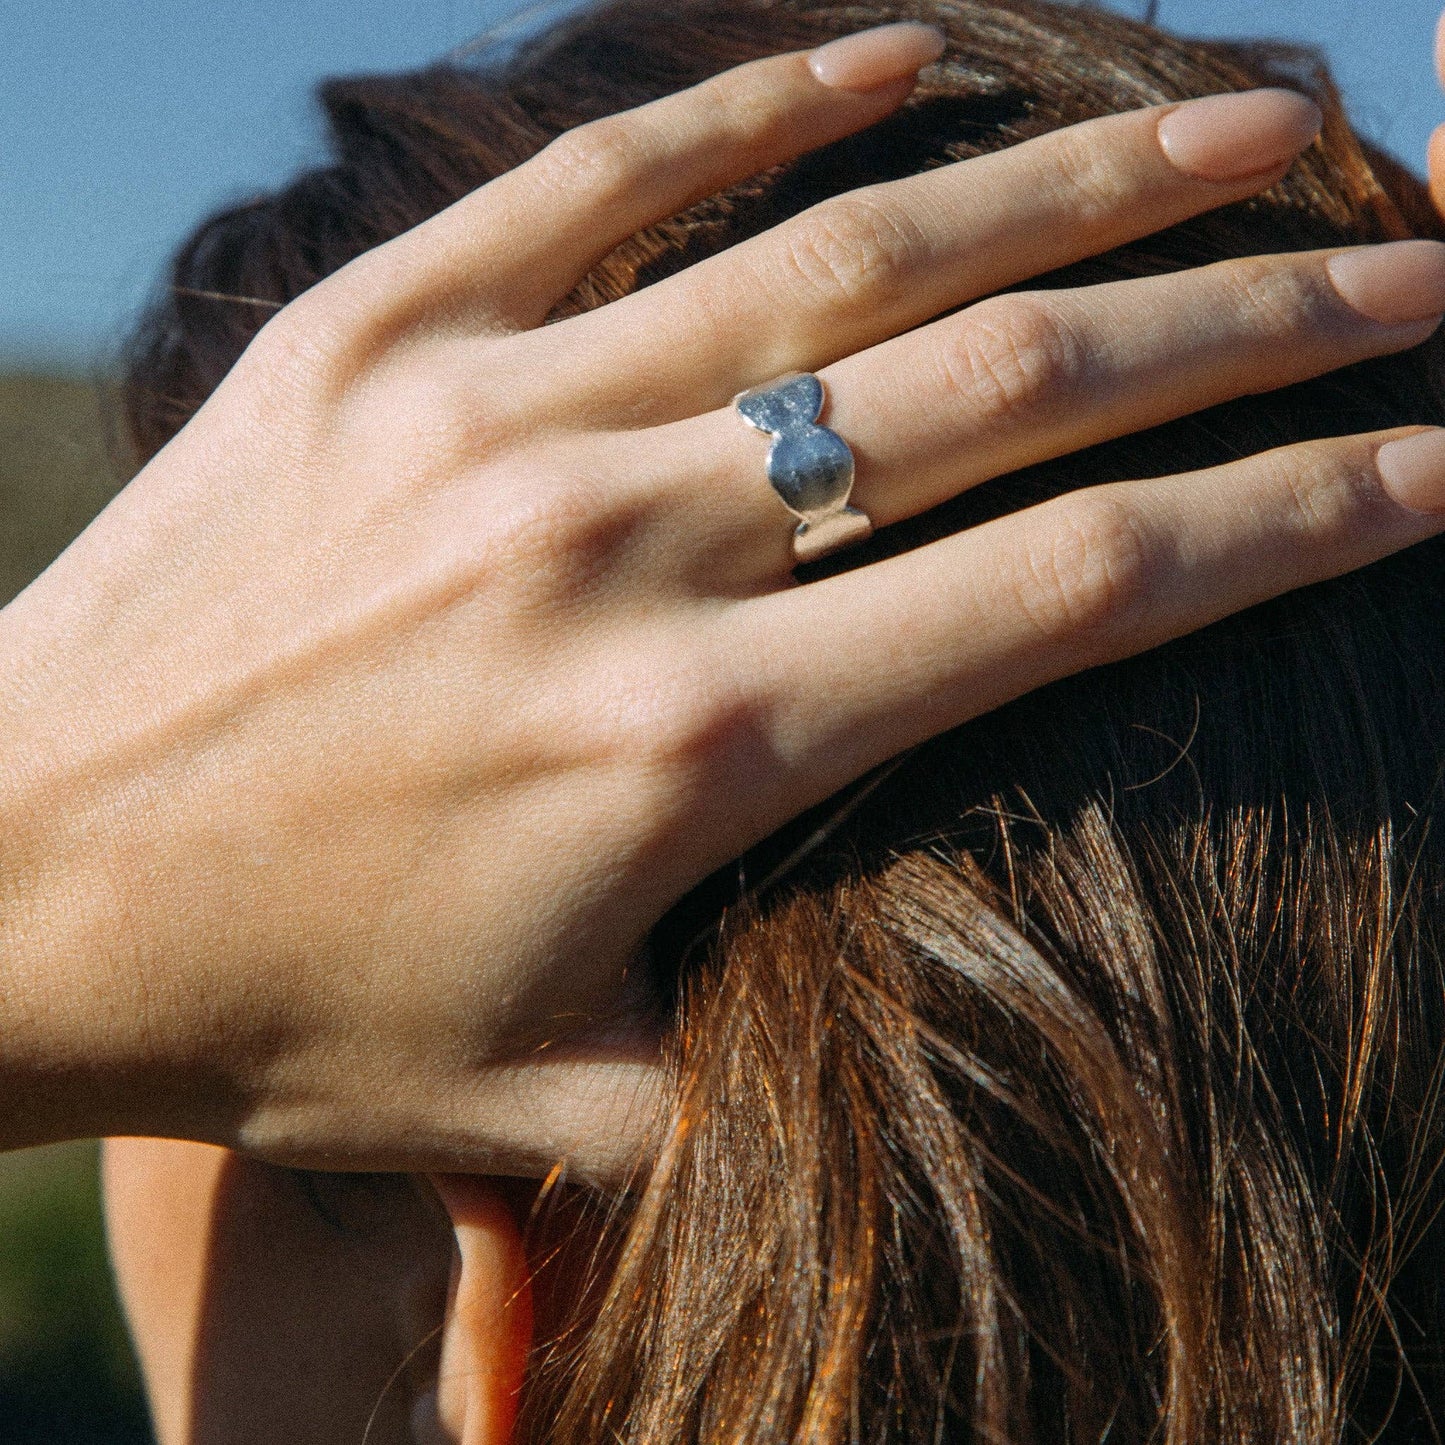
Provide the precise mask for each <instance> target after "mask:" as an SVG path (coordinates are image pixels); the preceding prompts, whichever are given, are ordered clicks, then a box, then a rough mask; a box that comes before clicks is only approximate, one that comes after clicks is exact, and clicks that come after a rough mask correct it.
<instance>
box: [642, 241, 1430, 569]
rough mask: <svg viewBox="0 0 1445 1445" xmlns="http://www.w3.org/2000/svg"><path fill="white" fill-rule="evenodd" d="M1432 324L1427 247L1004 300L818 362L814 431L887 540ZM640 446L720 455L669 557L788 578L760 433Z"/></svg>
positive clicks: (780, 519)
mask: <svg viewBox="0 0 1445 1445" xmlns="http://www.w3.org/2000/svg"><path fill="white" fill-rule="evenodd" d="M1442 312H1445V245H1442V244H1441V243H1440V242H1436V241H1401V242H1396V243H1394V244H1391V245H1384V246H1373V247H1360V248H1356V249H1353V250H1348V251H1333V252H1330V251H1320V252H1307V253H1300V254H1295V255H1288V256H1273V257H1269V256H1263V257H1249V258H1242V259H1235V260H1229V261H1223V262H1219V263H1217V264H1216V265H1213V266H1206V267H1201V268H1199V269H1197V270H1192V271H1180V272H1173V273H1171V274H1168V275H1163V276H1150V277H1145V278H1141V279H1138V280H1129V281H1116V282H1111V283H1108V284H1106V285H1100V286H1090V287H1085V288H1081V289H1077V290H1071V291H1038V292H1025V293H1016V294H1012V295H1006V296H998V297H994V298H992V299H990V300H988V301H984V302H980V303H979V304H978V305H976V306H973V307H971V308H969V309H967V310H965V311H962V312H959V313H957V314H956V315H954V316H950V317H947V318H945V319H944V320H942V321H936V322H934V323H933V324H932V325H930V326H926V327H922V328H920V329H919V330H916V331H912V332H909V333H907V334H905V335H903V336H899V337H895V338H894V339H893V340H892V341H888V342H885V343H883V344H882V345H881V346H876V347H873V348H872V349H871V350H869V351H866V352H863V353H860V354H859V355H857V356H851V357H849V358H847V359H846V360H845V361H842V362H839V363H838V364H837V365H836V366H832V367H829V368H827V369H826V370H825V371H824V372H823V374H822V375H823V380H824V382H825V384H826V387H827V393H828V396H829V398H830V401H829V406H828V410H827V411H826V412H825V414H824V416H823V421H824V423H825V424H826V425H827V426H829V427H830V428H832V429H834V430H836V431H837V432H838V433H839V434H840V435H842V436H843V437H845V438H846V439H847V440H848V442H849V443H850V445H851V446H852V449H853V452H854V457H855V460H856V467H857V470H856V482H855V486H854V490H853V496H852V499H851V500H852V504H853V505H854V506H856V507H858V508H860V509H861V510H862V511H864V512H866V513H867V514H868V516H869V517H870V518H871V519H872V521H873V523H874V525H875V526H886V525H887V524H889V523H891V522H896V521H899V520H900V519H902V518H904V517H908V516H912V515H914V514H916V513H918V512H921V511H926V510H927V509H928V508H930V507H933V506H936V505H937V504H938V503H940V502H942V501H944V500H946V499H947V498H948V497H950V496H953V495H954V494H956V493H957V492H960V491H963V490H966V489H967V488H969V487H972V486H975V485H977V484H978V483H980V482H984V481H987V480H989V479H990V478H993V477H997V476H1002V475H1004V474H1006V473H1008V472H1012V471H1016V470H1018V469H1020V468H1022V467H1025V466H1031V465H1034V464H1036V463H1038V462H1041V461H1046V460H1048V459H1050V458H1053V457H1058V456H1063V455H1066V454H1067V453H1069V452H1073V451H1077V450H1080V449H1082V448H1084V447H1087V446H1092V445H1094V444H1096V443H1098V442H1102V441H1105V440H1107V439H1109V438H1111V437H1117V436H1125V435H1128V434H1129V433H1131V432H1135V431H1140V430H1142V429H1144V428H1146V427H1151V426H1157V425H1160V424H1162V423H1164V422H1166V421H1170V420H1173V419H1174V418H1176V417H1180V416H1186V415H1189V414H1190V413H1192V412H1195V411H1201V410H1203V409H1204V408H1206V407H1210V406H1215V405H1217V404H1219V403H1220V402H1223V401H1227V400H1229V399H1231V398H1233V397H1238V396H1241V395H1245V394H1248V393H1252V392H1261V391H1268V390H1272V389H1274V388H1277V387H1281V386H1285V385H1288V384H1290V383H1292V382H1296V381H1303V380H1305V379H1307V378H1309V377H1312V376H1318V375H1321V374H1323V373H1325V372H1328V371H1333V370H1335V369H1336V368H1338V367H1341V366H1346V365H1349V364H1351V363H1353V362H1356V361H1361V360H1364V359H1365V358H1366V357H1370V356H1378V355H1382V354H1384V353H1387V352H1390V351H1395V350H1399V349H1402V348H1404V347H1407V346H1413V345H1416V344H1417V343H1419V342H1422V341H1424V340H1425V339H1426V337H1428V336H1429V334H1430V333H1431V331H1432V330H1433V329H1434V328H1435V326H1436V325H1437V324H1438V322H1439V320H1440V315H1441V313H1442ZM648 436H649V438H650V440H651V442H652V444H653V445H654V446H656V444H657V442H658V441H659V440H661V441H662V442H663V448H662V451H661V453H660V454H658V455H659V457H660V461H655V462H654V465H659V464H660V466H661V468H662V471H661V473H660V475H663V476H673V475H677V474H678V472H679V471H680V470H681V469H683V468H684V467H687V466H688V465H689V464H691V468H692V469H693V470H694V471H695V470H696V459H697V458H700V457H711V458H714V459H715V462H714V465H713V470H712V472H711V474H710V475H709V476H708V477H707V478H706V481H705V484H704V485H701V486H697V487H693V488H691V489H689V491H688V493H687V494H686V496H684V497H678V496H677V495H676V492H675V488H673V489H672V495H670V496H669V497H668V503H669V507H670V509H671V510H672V511H673V512H674V513H675V514H676V516H677V525H678V526H679V527H680V528H683V529H685V531H686V533H687V534H688V538H689V542H688V544H687V548H686V549H685V550H681V549H676V555H679V556H691V555H702V556H705V557H707V558H708V559H710V566H711V567H712V568H713V569H723V570H725V573H726V576H727V579H728V585H730V586H733V585H740V586H741V587H743V588H747V587H750V586H751V587H758V586H768V585H773V584H776V582H777V580H778V578H779V577H780V576H781V575H783V574H785V573H786V572H787V571H790V570H791V568H792V565H793V562H792V556H791V525H790V519H789V517H788V514H787V513H786V512H785V511H784V509H783V507H782V504H781V502H780V500H779V499H778V497H777V496H776V495H775V494H774V493H773V491H772V489H771V487H770V486H768V484H767V481H766V469H765V456H766V452H767V447H768V442H767V440H766V439H765V438H763V437H761V436H759V435H758V434H757V433H755V432H753V431H752V430H751V429H749V428H747V427H745V426H743V425H741V424H740V419H739V418H738V417H737V416H736V415H735V413H734V412H733V411H732V409H731V408H729V409H727V410H724V411H720V412H713V413H711V414H709V415H708V416H706V417H701V418H697V419H696V420H693V421H687V422H679V423H675V424H674V425H673V426H671V427H667V428H661V429H658V430H654V431H653V432H651V433H649V434H648ZM640 466H641V463H639V467H640ZM717 575H718V573H717V571H716V570H714V571H713V572H712V573H710V576H711V577H712V579H713V581H714V583H715V582H716V577H717Z"/></svg>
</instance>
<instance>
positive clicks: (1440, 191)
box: [1429, 125, 1445, 216]
mask: <svg viewBox="0 0 1445 1445" xmlns="http://www.w3.org/2000/svg"><path fill="white" fill-rule="evenodd" d="M1429 168H1430V199H1431V200H1432V201H1433V202H1434V203H1435V210H1436V211H1437V212H1438V213H1439V214H1440V215H1441V216H1445V125H1442V126H1437V127H1436V128H1435V130H1434V132H1433V133H1432V134H1431V136H1430V146H1429Z"/></svg>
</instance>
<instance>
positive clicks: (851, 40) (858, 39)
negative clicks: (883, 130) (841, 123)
mask: <svg viewBox="0 0 1445 1445" xmlns="http://www.w3.org/2000/svg"><path fill="white" fill-rule="evenodd" d="M947 43H948V41H947V38H946V37H945V35H944V33H943V31H941V30H939V29H937V28H936V27H935V26H932V25H924V24H922V23H921V22H920V21H917V20H900V21H898V22H897V23H896V24H894V25H878V26H875V27H874V28H873V29H872V30H860V31H859V32H858V33H857V34H856V35H845V36H843V37H842V38H841V39H839V40H830V41H829V42H828V43H827V44H826V45H820V46H819V47H818V48H817V49H816V50H815V51H814V52H813V53H812V54H811V55H810V56H809V57H808V66H809V68H810V69H811V70H812V72H813V74H814V75H815V76H816V77H817V78H818V79H819V80H820V81H822V83H823V84H824V85H827V86H830V87H831V88H832V89H834V90H859V91H862V90H877V89H878V87H879V86H880V85H887V84H889V83H890V82H891V81H895V80H904V79H906V78H907V77H908V76H910V75H917V74H918V72H919V71H920V70H922V69H923V67H924V66H925V65H928V64H930V63H931V62H932V61H935V60H937V59H938V57H939V56H940V55H942V54H943V47H944V46H945V45H946V44H947Z"/></svg>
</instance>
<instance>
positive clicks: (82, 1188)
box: [0, 375, 150, 1445]
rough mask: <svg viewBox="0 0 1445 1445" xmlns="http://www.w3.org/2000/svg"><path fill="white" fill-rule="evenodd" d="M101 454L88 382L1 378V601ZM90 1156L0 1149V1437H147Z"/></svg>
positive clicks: (99, 1441) (95, 497) (77, 510)
mask: <svg viewBox="0 0 1445 1445" xmlns="http://www.w3.org/2000/svg"><path fill="white" fill-rule="evenodd" d="M105 458H106V447H105V433H104V427H103V424H102V408H101V405H100V402H99V393H98V389H97V388H96V387H94V386H91V385H88V384H86V383H84V382H80V381H75V380H70V379H66V378H57V377H42V376H16V375H10V376H4V375H0V603H3V602H6V601H8V600H9V599H10V598H11V597H13V596H14V595H15V593H17V592H18V591H20V589H21V588H22V587H24V586H25V584H26V583H27V582H29V581H30V579H31V578H32V577H33V576H35V574H36V573H38V572H39V571H40V570H41V569H42V568H43V567H45V566H46V565H48V564H49V562H50V561H51V560H52V559H53V558H54V557H55V556H56V555H57V554H58V553H59V552H60V551H62V550H63V549H64V547H65V545H66V544H67V543H68V542H69V541H70V540H71V539H72V538H73V537H74V536H75V535H76V534H77V533H78V532H79V531H80V530H81V529H82V528H83V527H84V526H85V524H86V523H87V522H88V521H89V520H90V518H91V517H92V516H94V514H95V513H96V512H98V511H99V510H100V508H101V507H102V506H104V505H105V503H106V502H107V501H108V500H109V499H110V497H111V495H112V494H113V492H114V490H115V483H114V480H113V479H112V475H111V471H110V468H109V467H108V465H107V463H106V459H105ZM0 1027H3V1021H0ZM96 1155H97V1150H96V1148H95V1146H94V1145H92V1144H65V1145H59V1146H56V1147H54V1148H50V1149H31V1150H26V1151H24V1152H22V1153H18V1154H8V1155H0V1442H3V1445H143V1442H145V1441H147V1440H149V1438H150V1435H149V1430H148V1428H147V1426H146V1423H145V1412H144V1408H143V1406H142V1403H141V1397H140V1387H139V1384H138V1382H137V1379H136V1373H135V1366H134V1363H133V1361H132V1358H131V1354H130V1348H129V1346H128V1344H127V1343H126V1339H125V1333H124V1330H123V1328H122V1325H121V1321H120V1313H119V1310H118V1309H117V1306H116V1303H115V1297H114V1291H113V1289H112V1285H111V1277H110V1270H109V1267H108V1265H107V1263H106V1256H105V1242H104V1237H103V1233H102V1229H101V1218H100V1189H99V1184H98V1180H97V1175H96Z"/></svg>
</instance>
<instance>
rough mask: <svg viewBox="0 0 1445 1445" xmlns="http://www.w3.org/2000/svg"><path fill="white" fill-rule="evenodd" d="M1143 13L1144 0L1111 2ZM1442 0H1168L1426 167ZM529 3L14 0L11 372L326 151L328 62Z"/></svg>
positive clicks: (49, 350) (393, 58)
mask: <svg viewBox="0 0 1445 1445" xmlns="http://www.w3.org/2000/svg"><path fill="white" fill-rule="evenodd" d="M1114 3H1115V4H1116V6H1117V8H1119V9H1121V10H1124V11H1126V12H1129V13H1135V14H1137V13H1139V11H1140V9H1141V8H1142V6H1143V4H1144V3H1145V0H1114ZM1439 3H1440V0H1268V3H1266V0H1162V4H1161V15H1160V18H1161V20H1162V21H1163V22H1164V23H1166V24H1168V25H1170V26H1171V27H1172V28H1174V29H1176V30H1180V31H1183V32H1191V33H1195V34H1216V35H1231V34H1233V35H1244V34H1252V35H1271V34H1272V35H1279V36H1284V37H1288V38H1291V39H1299V40H1305V41H1308V42H1310V43H1312V44H1316V45H1319V46H1321V47H1323V48H1324V50H1325V51H1326V52H1327V54H1328V55H1329V57H1330V58H1331V60H1332V62H1333V63H1334V65H1335V67H1336V69H1337V72H1338V74H1339V77H1340V79H1341V81H1342V83H1343V85H1344V88H1345V92H1346V95H1347V97H1348V99H1349V100H1350V102H1351V104H1352V106H1353V108H1354V111H1355V115H1356V118H1357V120H1358V121H1359V122H1360V124H1361V125H1362V126H1363V128H1364V129H1365V130H1366V131H1367V133H1369V134H1370V135H1372V136H1373V137H1374V138H1375V139H1377V140H1380V141H1382V142H1383V143H1384V144H1386V145H1387V146H1389V147H1390V148H1391V149H1392V150H1394V151H1395V152H1396V154H1398V155H1400V156H1402V157H1403V158H1405V159H1406V160H1408V161H1409V162H1410V163H1412V164H1413V165H1415V166H1416V167H1417V168H1418V167H1419V166H1420V165H1421V164H1422V161H1421V157H1422V155H1423V150H1424V144H1425V138H1426V136H1427V135H1428V134H1429V132H1430V130H1431V128H1432V127H1433V126H1434V125H1435V124H1436V123H1437V122H1439V121H1441V120H1445V101H1442V99H1441V98H1440V96H1439V95H1438V93H1437V91H1436V88H1435V83H1434V78H1433V73H1432V69H1431V62H1430V40H1431V32H1432V29H1433V26H1434V22H1435V16H1436V13H1437V5H1438V4H1439ZM515 8H516V0H4V3H0V367H11V366H16V365H24V364H42V365H46V364H48V365H63V366H66V367H84V366H88V365H90V364H92V363H93V360H94V358H95V357H96V356H98V355H101V354H103V353H104V350H105V348H106V347H107V346H109V345H110V344H112V343H113V342H114V341H115V340H116V338H117V337H118V336H119V335H120V334H121V333H122V332H123V330H124V327H125V325H126V322H127V320H128V318H129V317H130V316H131V315H133V313H134V310H135V308H136V306H137V305H138V303H139V300H140V299H141V297H142V296H143V295H144V294H145V291H146V289H147V287H148V286H149V284H150V283H151V282H152V280H153V279H154V277H155V276H156V275H157V273H158V270H159V267H160V265H161V263H162V260H163V258H164V257H165V255H166V254H167V252H168V251H169V249H170V248H171V247H172V246H173V245H174V244H175V243H176V242H177V241H178V240H179V239H180V238H181V237H182V236H183V235H184V234H185V232H186V231H187V229H188V228H189V226H190V225H191V224H192V223H193V222H194V221H195V220H196V219H197V218H198V217H200V216H201V215H202V214H203V213H204V212H206V211H207V210H209V209H212V208H214V207H215V206H217V205H219V204H221V203H223V202H225V201H228V200H232V199H235V198H237V197H239V196H243V195H245V194H247V193H248V192H250V191H253V190H255V189H257V188H259V187H263V186H266V185H268V184H270V183H272V182H275V181H276V180H278V179H280V178H281V177H283V176H285V175H286V174H287V173H288V172H289V171H291V170H293V169H294V168H295V167H296V166H297V165H298V164H300V163H301V162H303V161H305V160H307V159H308V158H310V157H312V156H313V155H314V154H315V147H316V134H317V132H316V126H315V122H314V117H313V114H312V111H311V107H310V98H309V96H310V88H311V86H312V84H313V83H314V82H315V81H316V80H317V79H319V78H320V77H322V76H324V75H329V74H334V73H338V72H346V71H363V70H385V69H394V68H399V67H403V66H408V65H414V64H417V63H419V62H422V61H425V60H427V59H430V58H432V57H434V56H436V55H438V54H440V53H441V52H443V51H445V50H447V49H450V48H451V47H452V46H455V45H458V44H460V43H462V42H464V41H466V40H467V39H469V38H470V37H471V36H473V35H474V34H476V33H477V32H478V31H480V30H482V29H484V28H486V27H487V26H488V25H489V24H493V23H496V22H497V21H498V20H500V19H503V18H505V17H506V16H507V15H508V14H509V13H511V12H512V11H513V10H514V9H515Z"/></svg>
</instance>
